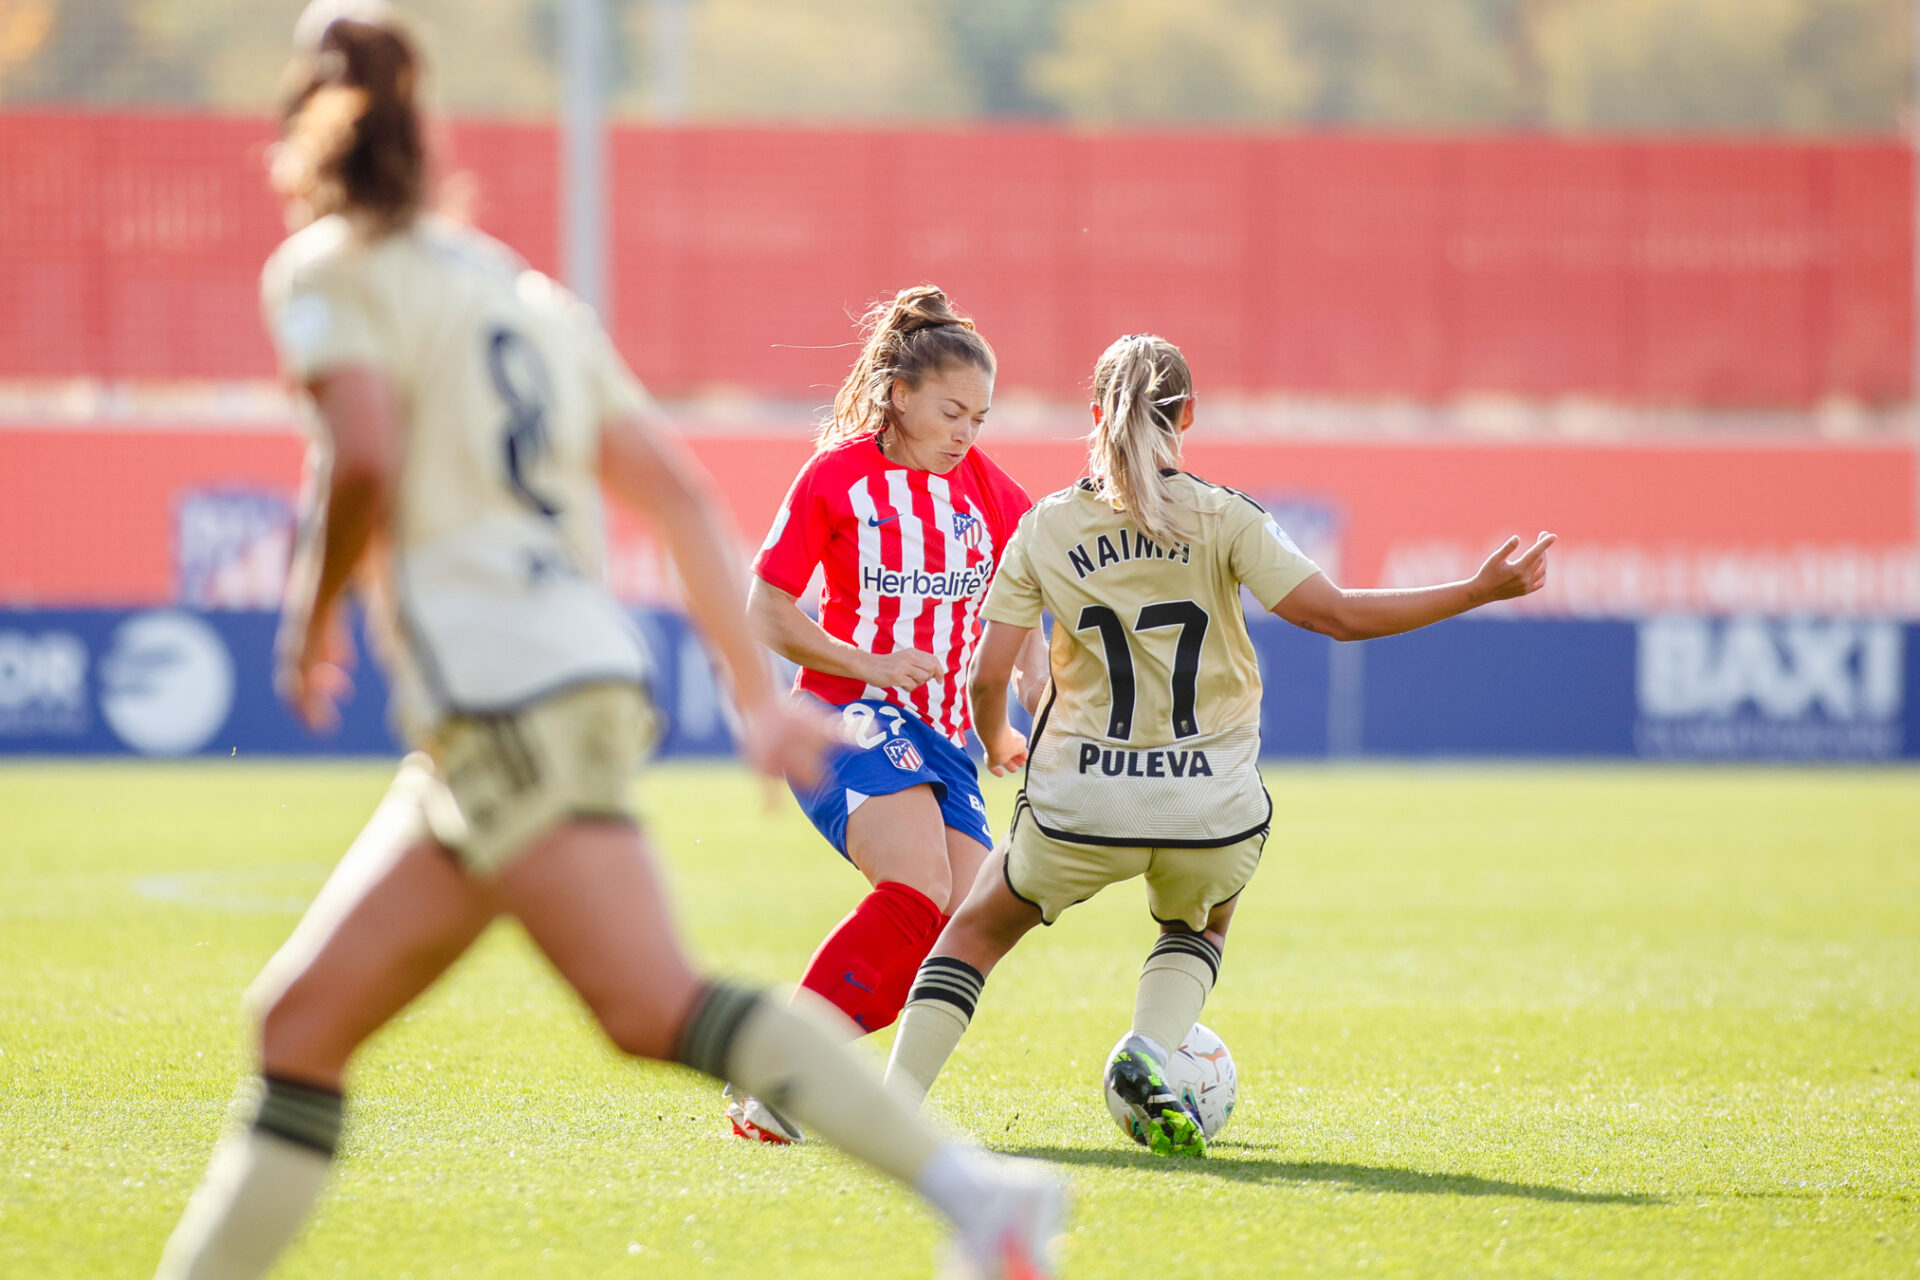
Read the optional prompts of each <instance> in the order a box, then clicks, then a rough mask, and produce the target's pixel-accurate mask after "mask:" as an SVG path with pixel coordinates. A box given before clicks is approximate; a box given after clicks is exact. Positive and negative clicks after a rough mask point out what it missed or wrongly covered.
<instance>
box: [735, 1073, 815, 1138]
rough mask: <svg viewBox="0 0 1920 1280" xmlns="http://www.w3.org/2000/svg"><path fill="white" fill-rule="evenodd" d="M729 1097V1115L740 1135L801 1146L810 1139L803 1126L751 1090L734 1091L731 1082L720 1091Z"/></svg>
mask: <svg viewBox="0 0 1920 1280" xmlns="http://www.w3.org/2000/svg"><path fill="white" fill-rule="evenodd" d="M720 1093H721V1096H722V1097H724V1098H726V1099H727V1119H728V1120H729V1121H730V1122H732V1124H733V1133H734V1136H735V1137H737V1138H745V1139H746V1140H747V1141H749V1142H771V1143H773V1144H774V1145H775V1146H781V1147H785V1146H798V1145H799V1144H801V1143H803V1142H805V1141H806V1140H807V1135H806V1134H804V1133H802V1132H801V1131H800V1126H799V1125H798V1124H796V1123H794V1122H793V1121H792V1120H789V1119H787V1118H786V1117H785V1116H783V1115H781V1114H780V1113H779V1112H778V1111H775V1110H774V1109H773V1108H772V1107H770V1106H768V1105H767V1104H766V1103H764V1102H762V1101H760V1099H758V1098H756V1097H754V1096H753V1095H752V1094H750V1093H735V1092H734V1090H733V1086H732V1085H730V1084H729V1085H728V1086H727V1087H726V1088H725V1089H722V1090H721V1091H720Z"/></svg>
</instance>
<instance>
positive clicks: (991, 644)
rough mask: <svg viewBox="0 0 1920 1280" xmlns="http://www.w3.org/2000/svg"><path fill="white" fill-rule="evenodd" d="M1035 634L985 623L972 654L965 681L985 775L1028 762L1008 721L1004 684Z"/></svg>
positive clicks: (1024, 745) (1008, 770) (1021, 740)
mask: <svg viewBox="0 0 1920 1280" xmlns="http://www.w3.org/2000/svg"><path fill="white" fill-rule="evenodd" d="M1038 634H1039V632H1038V631H1036V630H1035V629H1034V628H1032V627H1016V626H1013V625H1012V624H1010V623H1005V622H994V621H992V620H988V622H987V626H986V630H985V631H983V632H982V633H981V635H980V647H979V648H977V649H975V650H974V651H973V673H972V675H971V676H970V677H969V678H968V680H967V697H968V699H969V700H970V701H971V703H972V705H973V731H974V732H975V733H977V734H979V735H980V745H981V746H983V747H985V748H986V749H987V771H988V772H989V773H991V774H993V776H994V777H996V778H1001V777H1005V776H1006V775H1007V774H1009V773H1012V772H1013V771H1014V770H1015V769H1018V768H1019V767H1020V766H1022V765H1024V764H1025V763H1026V762H1027V741H1026V739H1025V738H1022V737H1021V736H1020V734H1019V731H1018V730H1016V729H1015V728H1014V727H1013V725H1012V724H1011V723H1009V722H1008V720H1007V682H1008V681H1009V680H1011V679H1013V668H1014V663H1015V661H1016V660H1018V659H1019V658H1020V657H1021V654H1022V653H1023V651H1025V650H1026V648H1027V642H1028V640H1029V638H1030V637H1032V636H1035V635H1038Z"/></svg>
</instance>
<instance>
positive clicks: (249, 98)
mask: <svg viewBox="0 0 1920 1280" xmlns="http://www.w3.org/2000/svg"><path fill="white" fill-rule="evenodd" d="M563 2H564V0H411V2H410V3H403V5H402V7H403V9H404V10H405V11H406V12H408V13H409V14H410V15H412V16H413V17H414V18H415V19H416V21H417V23H418V25H419V26H420V27H421V28H422V29H423V31H424V32H425V34H426V36H427V41H428V45H429V48H430V50H431V53H432V55H433V62H434V65H435V68H436V72H437V75H436V85H437V93H436V97H437V98H438V100H439V101H440V103H441V104H442V105H443V106H445V107H447V108H448V109H450V110H454V111H461V112H475V113H486V114H496V115H509V116H514V115H545V114H548V113H550V112H551V110H552V108H553V102H554V92H555V80H556V72H555V67H554V48H555V43H556V42H555V38H554V31H555V22H556V12H557V9H558V7H559V5H560V4H562V3H563ZM653 2H654V0H607V4H608V7H609V9H610V12H611V17H612V22H613V26H614V31H613V33H612V37H613V38H612V39H611V41H610V49H611V57H612V61H613V73H614V86H615V107H616V110H618V111H619V112H621V113H622V114H623V115H628V116H640V115H644V114H646V113H647V111H648V110H649V109H650V108H651V106H652V101H651V97H650V92H649V89H650V86H649V85H648V83H647V78H648V69H649V67H650V66H651V65H652V61H651V59H652V57H653V56H654V54H655V52H656V51H655V50H653V49H651V48H650V47H649V39H650V34H651V33H650V22H649V11H650V8H651V5H652V3H653ZM686 2H687V3H688V4H689V5H690V18H691V21H690V23H689V30H690V33H691V38H690V47H689V48H688V50H687V59H686V66H687V73H688V79H689V83H690V86H691V95H690V96H691V110H692V114H693V115H694V117H695V118H697V119H707V120H746V119H751V120H780V121H788V120H835V121H884V122H896V121H897V122H916V121H930V120H955V119H965V118H974V117H980V116H1003V117H1016V118H1066V119H1072V120H1084V121H1087V122H1089V123H1101V122H1119V121H1125V122H1131V123H1141V122H1156V123H1167V124H1180V123H1194V124H1206V125H1228V126H1246V127H1265V128H1303V127H1329V126H1340V127H1361V128H1365V127H1377V128H1393V129H1421V128H1428V129H1435V128H1437V129H1450V130H1464V129H1512V128H1551V129H1557V130H1568V131H1580V130H1661V131H1672V130H1688V129H1699V130H1721V131H1756V132H1788V133H1849V132H1866V133H1887V132H1892V131H1895V130H1897V129H1898V128H1900V127H1901V121H1902V113H1903V112H1904V111H1905V110H1906V109H1907V105H1908V101H1909V97H1910V94H1911V83H1910V82H1911V78H1912V61H1913V53H1912V48H1913V46H1912V33H1911V32H1910V30H1909V20H1910V11H1911V5H1910V0H686ZM301 4H302V0H0V104H3V103H14V104H19V103H29V102H86V103H92V104H116V103H152V104H167V105H206V106H211V107H215V108H219V109H226V110H245V111H259V110H261V109H263V108H265V107H266V106H267V105H268V104H269V103H270V102H271V101H272V97H273V93H274V88H275V85H276V81H277V77H278V75H279V71H280V68H281V66H282V65H283V64H284V62H285V58H286V53H287V35H288V32H289V31H290V30H291V29H292V25H293V19H294V17H295V15H296V14H297V13H298V12H299V10H300V8H301Z"/></svg>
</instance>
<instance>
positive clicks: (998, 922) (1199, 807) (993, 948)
mask: <svg viewBox="0 0 1920 1280" xmlns="http://www.w3.org/2000/svg"><path fill="white" fill-rule="evenodd" d="M1093 392H1094V404H1093V434H1092V448H1091V450H1090V455H1089V459H1088V472H1089V475H1088V478H1086V479H1084V480H1081V481H1080V482H1079V483H1078V484H1076V485H1074V486H1073V487H1072V488H1069V489H1063V490H1061V491H1060V492H1059V493H1055V494H1051V495H1049V496H1048V497H1046V498H1043V499H1041V500H1040V502H1039V504H1038V505H1036V506H1035V507H1034V509H1033V510H1032V511H1031V512H1030V513H1029V514H1028V515H1027V517H1026V518H1025V519H1024V520H1022V521H1021V523H1020V528H1019V531H1018V532H1017V533H1016V534H1015V535H1014V538H1013V544H1012V545H1011V546H1010V547H1008V548H1007V552H1006V555H1005V557H1004V558H1003V561H1002V563H1001V566H1000V574H999V576H998V578H996V579H995V582H994V585H993V589H992V590H991V591H990V592H989V593H988V596H987V602H986V604H985V606H984V607H983V609H982V612H983V613H984V614H985V616H986V618H987V624H986V634H985V635H984V637H983V638H982V640H981V643H980V650H979V655H978V657H977V659H976V661H975V664H974V668H973V673H972V679H971V682H970V690H971V695H972V701H973V709H974V716H975V719H976V723H977V724H978V727H979V733H980V739H981V741H982V742H983V743H984V744H985V746H986V749H987V762H988V767H990V768H991V769H992V770H993V772H994V773H995V774H996V775H1000V774H1003V773H1005V772H1008V771H1010V770H1012V769H1014V768H1017V767H1019V766H1020V765H1022V764H1025V765H1026V767H1027V777H1026V786H1025V789H1024V790H1023V791H1022V792H1021V794H1020V799H1019V800H1018V801H1017V802H1016V804H1015V807H1014V817H1013V824H1012V828H1011V830H1010V831H1009V833H1008V837H1007V844H1006V846H1005V847H1004V849H1003V850H1002V851H1001V852H1000V854H999V855H998V856H997V862H998V864H999V865H998V867H997V868H996V869H995V870H994V871H993V872H989V873H988V874H983V875H982V876H981V877H980V878H979V880H978V881H977V882H976V883H975V884H974V886H973V890H972V892H971V893H970V894H969V895H968V896H967V898H966V901H965V902H964V904H963V905H962V906H961V907H960V909H959V911H958V913H957V914H956V915H955V916H954V919H953V923H952V924H951V925H949V926H948V927H947V929H946V931H945V932H944V933H942V934H941V936H940V939H939V941H938V943H937V944H936V945H935V946H934V949H933V954H932V955H931V956H930V957H929V958H928V960H927V961H926V963H925V964H924V965H923V966H922V967H921V969H920V973H919V976H918V978H917V980H916V981H915V982H914V984H913V989H912V993H911V998H910V999H909V1001H908V1003H907V1006H906V1013H905V1016H904V1017H902V1019H901V1022H900V1031H899V1033H898V1037H897V1038H896V1039H895V1041H894V1046H893V1056H892V1059H891V1061H890V1062H889V1063H888V1066H887V1079H888V1082H889V1083H890V1084H891V1083H894V1082H900V1083H902V1084H903V1085H905V1086H906V1087H909V1088H911V1089H913V1090H915V1091H917V1093H918V1094H919V1095H920V1096H923V1097H924V1096H925V1094H926V1091H927V1090H928V1089H929V1088H930V1087H931V1086H932V1084H933V1080H934V1077H935V1076H936V1075H938V1074H939V1071H940V1068H941V1067H942V1066H943V1065H944V1064H945V1063H946V1060H947V1058H948V1056H949V1055H950V1054H951V1053H952V1052H953V1049H954V1046H955V1045H956V1044H958V1043H959V1040H960V1036H961V1035H962V1034H963V1033H964V1032H965V1030H966V1028H967V1024H968V1022H969V1021H970V1020H971V1018H972V1017H973V1011H974V1006H975V1005H976V1003H977V1002H978V1001H979V998H980V992H981V988H982V985H983V984H984V983H985V981H986V976H987V974H988V973H990V972H991V971H992V969H993V966H994V965H995V963H997V962H998V961H999V959H1000V957H1002V956H1003V955H1005V954H1006V953H1007V951H1008V950H1009V949H1011V948H1012V946H1013V945H1014V943H1015V942H1017V941H1019V939H1020V938H1021V937H1022V936H1024V935H1025V934H1026V933H1027V931H1028V930H1030V929H1031V928H1033V926H1034V925H1036V924H1040V923H1043V922H1044V923H1048V924H1051V923H1052V922H1053V921H1054V920H1055V919H1057V918H1058V917H1059V915H1060V913H1061V912H1062V911H1064V910H1065V909H1066V908H1068V907H1070V906H1072V905H1073V904H1074V903H1076V902H1082V901H1085V900H1086V899H1087V898H1090V897H1092V896H1093V895H1094V894H1095V893H1097V892H1099V891H1100V890H1101V889H1102V888H1104V887H1106V886H1107V885H1109V884H1114V883H1116V882H1118V881H1121V880H1126V879H1129V878H1131V877H1133V876H1137V875H1144V876H1145V877H1146V881H1147V903H1148V907H1149V909H1150V910H1151V911H1152V912H1153V915H1154V918H1155V919H1156V920H1158V921H1160V932H1161V936H1160V941H1159V942H1158V944H1157V945H1155V946H1154V948H1153V950H1152V953H1151V954H1149V955H1148V957H1147V962H1146V967H1145V969H1144V970H1143V972H1142V973H1141V975H1140V985H1139V990H1138V993H1137V995H1136V998H1135V1003H1134V1014H1133V1027H1132V1031H1131V1034H1130V1036H1129V1039H1128V1040H1127V1042H1126V1045H1125V1047H1124V1049H1123V1051H1122V1052H1121V1053H1120V1054H1119V1055H1117V1057H1116V1060H1115V1063H1114V1067H1113V1076H1112V1079H1111V1083H1112V1084H1113V1085H1114V1088H1115V1089H1116V1091H1117V1092H1118V1093H1119V1095H1120V1096H1121V1097H1122V1098H1124V1099H1125V1100H1126V1101H1127V1102H1128V1104H1129V1105H1130V1106H1131V1107H1132V1109H1133V1112H1134V1118H1135V1119H1136V1120H1137V1121H1138V1122H1139V1123H1140V1125H1141V1126H1142V1127H1143V1128H1144V1129H1145V1131H1146V1132H1147V1134H1148V1135H1149V1145H1150V1146H1151V1147H1152V1149H1153V1150H1154V1151H1156V1152H1159V1153H1161V1154H1168V1153H1179V1154H1189V1155H1202V1154H1204V1153H1205V1151H1206V1139H1205V1137H1204V1135H1203V1134H1202V1133H1201V1131H1200V1128H1199V1124H1198V1120H1197V1118H1196V1117H1194V1116H1193V1115H1191V1114H1189V1113H1188V1112H1187V1111H1186V1110H1185V1108H1184V1107H1183V1106H1182V1105H1181V1103H1180V1102H1179V1100H1178V1099H1177V1098H1176V1097H1174V1095H1173V1094H1172V1092H1171V1091H1170V1090H1169V1089H1168V1088H1167V1086H1166V1081H1165V1077H1164V1074H1163V1071H1162V1064H1163V1063H1164V1062H1165V1060H1166V1057H1167V1055H1168V1053H1169V1052H1170V1051H1172V1050H1175V1049H1177V1048H1179V1046H1180V1044H1181V1042H1182V1041H1184V1040H1185V1039H1186V1037H1187V1033H1188V1031H1190V1030H1191V1029H1192V1027H1193V1024H1194V1022H1195V1020H1196V1019H1198V1018H1199V1016H1200V1010H1201V1008H1202V1006H1203V1005H1204V1004H1205V1002H1206V998H1207V993H1208V992H1209V991H1210V990H1212V987H1213V982H1214V979H1215V977H1216V976H1217V975H1218V973H1219V969H1220V957H1221V952H1222V949H1223V947H1224V946H1225V944H1226V934H1227V925H1228V922H1229V921H1230V920H1231V919H1232V918H1233V904H1234V900H1235V897H1236V895H1238V894H1239V892H1240V890H1241V889H1242V888H1244V887H1245V886H1246V883H1247V881H1248V879H1249V878H1251V876H1252V875H1253V871H1254V867H1255V866H1256V865H1257V864H1258V862H1259V859H1260V849H1261V846H1262V845H1263V844H1264V843H1265V841H1266V837H1267V829H1268V825H1269V823H1270V821H1271V819H1272V813H1273V805H1272V802H1271V800H1269V798H1268V796H1267V792H1266V788H1265V787H1264V786H1263V785H1262V783H1261V780H1260V773H1259V768H1258V757H1259V754H1260V671H1259V667H1258V666H1256V665H1255V662H1254V654H1253V644H1252V641H1251V640H1250V639H1249V637H1248V635H1247V625H1246V620H1245V618H1244V616H1243V615H1242V613H1241V610H1240V588H1241V587H1242V586H1244V587H1246V588H1247V589H1248V590H1250V591H1251V592H1252V593H1253V596H1254V598H1255V599H1257V600H1258V601H1259V602H1260V604H1261V607H1262V608H1265V609H1269V610H1271V611H1273V612H1274V613H1277V614H1279V615H1280V616H1281V617H1282V618H1285V619H1286V620H1287V621H1288V622H1291V623H1293V624H1294V625H1296V626H1299V627H1304V628H1306V629H1307V630H1309V631H1317V632H1320V633H1321V634H1324V635H1329V636H1332V637H1333V638H1334V639H1336V640H1364V639H1367V638H1369V637H1372V636H1386V635H1394V634H1396V633H1398V632H1402V631H1411V630H1413V629H1414V628H1416V627H1423V626H1426V625H1427V624H1429V623H1433V622H1438V621H1440V620H1441V619H1443V618H1450V617H1453V616H1454V615H1455V614H1459V613H1464V612H1466V611H1467V610H1469V609H1473V608H1476V607H1478V606H1480V605H1483V604H1487V603H1488V602H1490V601H1494V600H1505V599H1509V598H1511V597H1514V596H1520V595H1525V594H1527V593H1528V592H1530V591H1535V590H1538V589H1539V587H1540V585H1541V584H1542V583H1543V582H1544V581H1545V577H1546V559H1545V556H1546V550H1547V548H1548V547H1549V546H1551V545H1552V543H1553V536H1552V535H1551V534H1542V535H1541V536H1540V540H1539V541H1538V542H1536V543H1534V545H1533V546H1532V547H1531V548H1529V549H1528V550H1527V551H1526V552H1525V554H1523V555H1521V556H1520V557H1519V558H1518V559H1517V560H1509V559H1508V558H1507V557H1508V556H1509V555H1510V554H1511V553H1512V552H1513V551H1514V550H1515V549H1516V548H1517V547H1518V546H1519V539H1517V538H1515V539H1512V540H1510V541H1509V542H1508V543H1507V544H1506V545H1505V546H1503V547H1502V548H1500V550H1498V551H1496V552H1495V553H1494V554H1493V555H1492V556H1491V557H1489V558H1488V560H1487V562H1486V563H1485V564H1484V565H1482V566H1481V568H1480V572H1479V573H1477V574H1475V575H1474V577H1473V578H1472V579H1470V580H1469V581H1466V582H1454V583H1449V584H1447V585H1445V586H1435V587H1422V588H1418V589H1416V590H1409V591H1348V590H1343V589H1342V588H1340V587H1337V586H1335V585H1334V584H1333V583H1332V582H1330V581H1329V580H1328V579H1327V577H1326V575H1325V574H1323V573H1321V572H1320V571H1319V570H1318V569H1317V568H1316V567H1315V566H1314V564H1313V563H1312V562H1311V561H1309V560H1308V559H1307V558H1306V557H1305V556H1303V555H1301V554H1300V551H1299V549H1298V548H1296V547H1295V546H1294V545H1293V543H1292V541H1290V540H1289V539H1288V537H1287V535H1286V534H1285V533H1283V532H1282V531H1281V530H1280V528H1279V526H1278V525H1276V524H1275V523H1274V521H1273V518H1272V517H1271V516H1269V515H1268V514H1267V513H1266V512H1265V511H1263V510H1261V508H1260V507H1259V506H1258V505H1257V504H1256V503H1254V502H1253V501H1252V500H1251V499H1249V498H1247V497H1245V496H1244V495H1242V494H1239V493H1236V492H1235V491H1233V490H1232V489H1227V488H1223V487H1221V486H1219V485H1215V484H1209V483H1208V482H1206V481H1205V480H1201V479H1199V478H1198V477H1197V476H1192V475H1188V474H1186V473H1185V472H1182V471H1180V470H1178V469H1177V468H1178V467H1179V464H1180V442H1181V436H1182V434H1183V433H1184V432H1185V431H1186V430H1187V429H1188V428H1189V427H1191V426H1192V425H1193V414H1194V409H1193V378H1192V375H1191V374H1190V373H1189V371H1188V369H1187V362H1186V359H1185V358H1184V357H1183V356H1182V355H1181V354H1180V351H1179V349H1178V348H1176V347H1175V346H1173V344H1171V343H1169V342H1167V341H1166V340H1165V339H1162V338H1157V337H1153V336H1151V335H1146V334H1135V335H1132V336H1129V337H1125V338H1121V339H1120V340H1119V341H1117V342H1115V343H1114V344H1113V345H1112V346H1110V347H1108V348H1107V350H1106V353H1105V354H1104V355H1102V356H1101V357H1100V361H1099V363H1098V365H1096V366H1095V368H1094V375H1093ZM1042 610H1045V611H1047V612H1049V613H1051V614H1052V615H1053V619H1054V626H1053V642H1052V685H1051V687H1050V688H1049V689H1048V691H1047V694H1046V697H1045V702H1044V705H1043V707H1042V709H1041V711H1040V714H1039V716H1038V718H1037V720H1036V722H1035V724H1034V727H1033V732H1032V735H1031V736H1030V738H1029V739H1027V740H1026V741H1023V740H1022V739H1021V737H1020V735H1019V734H1018V733H1016V732H1015V731H1014V730H1013V729H1012V728H1011V727H1010V726H1009V725H1008V723H1007V717H1006V711H1005V706H1006V702H1005V699H1006V688H1007V681H1008V678H1009V677H1010V675H1011V673H1012V668H1013V656H1014V655H1015V654H1016V653H1019V652H1020V651H1021V650H1022V649H1023V648H1024V647H1025V646H1026V645H1027V644H1028V643H1029V642H1030V637H1032V636H1034V635H1036V634H1038V633H1037V631H1036V630H1035V628H1037V627H1038V626H1039V624H1040V615H1041V611H1042Z"/></svg>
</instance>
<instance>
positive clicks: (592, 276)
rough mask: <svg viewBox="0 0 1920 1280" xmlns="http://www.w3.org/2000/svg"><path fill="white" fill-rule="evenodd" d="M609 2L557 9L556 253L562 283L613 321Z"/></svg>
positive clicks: (571, 2)
mask: <svg viewBox="0 0 1920 1280" xmlns="http://www.w3.org/2000/svg"><path fill="white" fill-rule="evenodd" d="M612 36H613V32H612V28H611V26H610V25H609V23H608V19H607V3H606V0H563V3H562V4H561V6H560V258H561V271H562V273H563V274H564V275H565V277H566V281H567V286H568V287H569V288H571V289H572V290H573V291H574V292H575V293H577V294H579V295H580V297H581V299H582V300H584V301H585V302H586V303H587V305H588V306H590V307H592V308H593V309H594V310H595V311H597V312H599V313H600V323H601V324H602V325H605V326H607V327H608V328H611V327H612V325H613V298H612V296H611V293H610V291H609V290H608V288H607V128H606V110H607V72H606V67H607V63H606V45H607V41H608V40H610V39H611V38H612Z"/></svg>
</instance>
